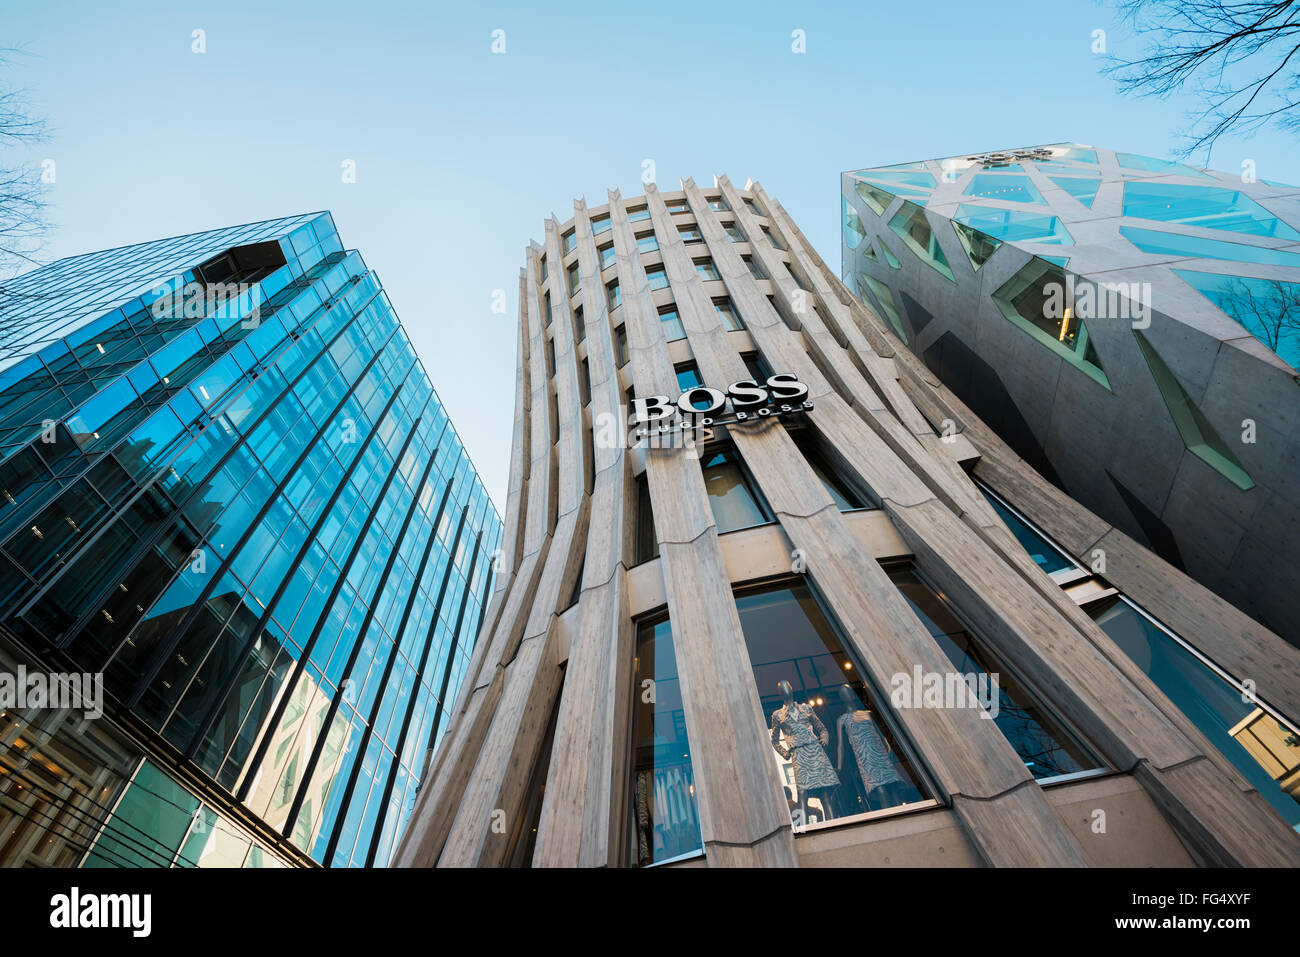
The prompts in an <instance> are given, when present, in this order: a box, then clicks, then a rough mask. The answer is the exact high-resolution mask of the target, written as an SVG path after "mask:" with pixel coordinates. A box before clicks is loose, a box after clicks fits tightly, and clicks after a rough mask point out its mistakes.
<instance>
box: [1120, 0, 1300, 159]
mask: <svg viewBox="0 0 1300 957" xmlns="http://www.w3.org/2000/svg"><path fill="white" fill-rule="evenodd" d="M1117 7H1118V10H1119V12H1120V14H1121V17H1122V18H1123V19H1124V20H1125V21H1126V22H1128V23H1129V24H1131V25H1132V27H1133V29H1134V31H1135V32H1136V33H1137V34H1138V35H1139V36H1141V37H1143V38H1145V39H1146V41H1147V48H1146V55H1145V56H1143V57H1141V58H1140V59H1136V60H1124V59H1120V58H1118V57H1111V58H1110V63H1109V65H1108V66H1107V67H1106V69H1105V71H1104V72H1105V73H1106V74H1107V75H1109V76H1111V77H1113V78H1114V79H1115V81H1116V83H1117V84H1118V86H1119V89H1120V92H1122V93H1128V94H1133V95H1136V96H1155V97H1161V98H1163V97H1168V96H1171V95H1172V94H1174V93H1179V92H1189V93H1192V94H1193V95H1196V96H1199V97H1200V98H1201V100H1202V104H1203V105H1202V106H1201V107H1200V108H1199V109H1197V110H1194V111H1193V112H1192V113H1191V114H1190V115H1189V117H1188V119H1189V127H1188V129H1187V130H1186V131H1185V133H1184V139H1185V144H1184V146H1183V147H1182V148H1181V149H1180V150H1179V151H1178V152H1179V154H1180V155H1181V156H1183V157H1187V156H1190V155H1191V154H1192V153H1195V152H1197V151H1198V150H1201V149H1202V148H1203V149H1204V150H1205V153H1206V159H1207V165H1208V158H1209V153H1210V151H1211V150H1212V149H1213V147H1214V144H1215V143H1217V142H1218V140H1219V138H1220V137H1222V136H1223V135H1225V134H1226V133H1228V132H1229V131H1236V132H1238V133H1244V132H1250V131H1252V130H1255V129H1258V128H1259V127H1260V126H1262V125H1263V124H1265V123H1269V122H1273V123H1275V124H1277V125H1278V126H1280V127H1282V128H1284V129H1287V130H1293V131H1295V130H1300V0H1238V2H1232V0H1119V2H1118V4H1117Z"/></svg>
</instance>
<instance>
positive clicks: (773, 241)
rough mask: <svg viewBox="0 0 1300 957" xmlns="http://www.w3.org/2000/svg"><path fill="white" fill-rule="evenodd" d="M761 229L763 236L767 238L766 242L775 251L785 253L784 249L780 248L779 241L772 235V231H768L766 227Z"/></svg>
mask: <svg viewBox="0 0 1300 957" xmlns="http://www.w3.org/2000/svg"><path fill="white" fill-rule="evenodd" d="M762 229H763V235H764V236H766V237H767V241H768V242H769V243H771V244H772V245H773V246H774V247H775V248H776V249H779V250H781V251H782V252H785V247H784V246H782V245H781V241H780V240H779V239H777V238H776V236H774V235H773V234H772V230H770V229H768V228H767V227H766V226H764V227H762Z"/></svg>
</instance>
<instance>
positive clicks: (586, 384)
mask: <svg viewBox="0 0 1300 957" xmlns="http://www.w3.org/2000/svg"><path fill="white" fill-rule="evenodd" d="M578 388H580V389H581V390H582V391H581V393H579V397H580V398H581V399H582V404H583V405H591V369H590V367H589V366H588V365H587V360H586V359H585V358H584V359H583V360H582V376H581V377H580V378H579V379H578Z"/></svg>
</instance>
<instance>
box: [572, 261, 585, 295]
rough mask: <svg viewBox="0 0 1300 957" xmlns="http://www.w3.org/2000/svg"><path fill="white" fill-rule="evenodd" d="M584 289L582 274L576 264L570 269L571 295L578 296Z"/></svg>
mask: <svg viewBox="0 0 1300 957" xmlns="http://www.w3.org/2000/svg"><path fill="white" fill-rule="evenodd" d="M581 288H582V273H581V271H580V270H579V268H578V264H577V263H576V262H575V263H574V264H573V265H572V266H570V267H569V295H570V296H576V295H577V294H578V290H579V289H581Z"/></svg>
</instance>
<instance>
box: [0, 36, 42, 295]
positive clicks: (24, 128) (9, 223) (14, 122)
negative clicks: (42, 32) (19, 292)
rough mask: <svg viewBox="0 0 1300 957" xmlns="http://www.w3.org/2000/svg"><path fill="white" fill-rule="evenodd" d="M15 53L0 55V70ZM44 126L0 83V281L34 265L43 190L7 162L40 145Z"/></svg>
mask: <svg viewBox="0 0 1300 957" xmlns="http://www.w3.org/2000/svg"><path fill="white" fill-rule="evenodd" d="M14 52H15V51H13V50H0V68H3V67H4V66H6V65H7V64H8V63H9V62H10V57H11V55H12V54H13V53H14ZM45 132H46V131H45V121H44V120H43V119H41V118H39V117H36V116H34V115H33V114H32V112H31V109H30V105H29V103H28V101H27V97H26V95H25V93H24V92H23V91H22V90H19V89H15V88H13V87H11V86H9V85H7V84H6V83H5V82H4V81H3V79H0V275H10V274H12V273H13V272H15V271H18V270H21V269H24V268H26V267H27V266H29V265H31V264H33V263H34V262H36V260H34V259H33V258H32V254H33V253H35V252H36V251H37V249H39V248H40V244H41V236H42V234H43V233H44V232H45V229H46V225H47V220H46V203H45V190H44V185H43V184H42V182H41V171H40V169H39V168H37V167H34V166H33V165H32V164H30V163H25V162H19V161H16V160H12V159H11V156H12V152H13V151H15V150H18V149H21V148H23V147H25V146H29V145H30V144H32V143H36V142H39V141H41V140H42V139H44V137H45Z"/></svg>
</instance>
